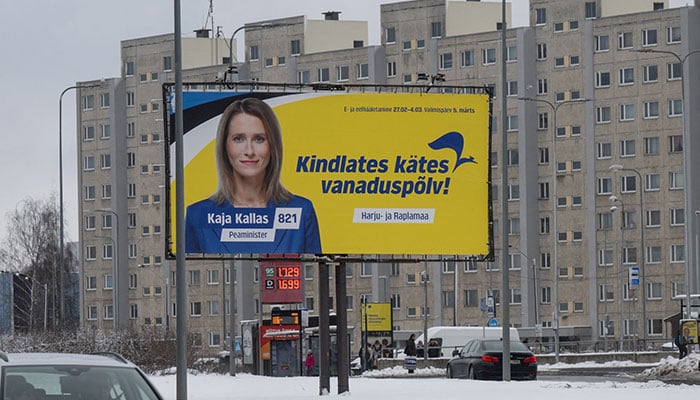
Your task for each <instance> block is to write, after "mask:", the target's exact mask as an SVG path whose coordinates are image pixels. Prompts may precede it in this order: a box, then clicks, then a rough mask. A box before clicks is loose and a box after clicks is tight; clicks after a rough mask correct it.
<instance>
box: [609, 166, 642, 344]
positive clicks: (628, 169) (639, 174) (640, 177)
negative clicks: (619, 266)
mask: <svg viewBox="0 0 700 400" xmlns="http://www.w3.org/2000/svg"><path fill="white" fill-rule="evenodd" d="M609 168H610V170H611V171H629V172H634V173H635V174H636V175H637V177H638V178H639V188H638V189H639V231H640V240H641V247H642V249H641V250H642V263H641V273H640V276H639V280H640V282H639V286H641V288H642V293H641V294H642V339H643V340H642V343H643V344H644V347H645V348H646V345H647V295H646V281H645V280H644V276H645V265H646V262H645V260H646V258H647V257H646V249H645V248H644V195H643V193H644V187H643V185H644V181H643V180H642V174H641V172H639V171H638V170H636V169H634V168H625V167H623V166H622V165H620V164H613V165H611V166H610V167H609Z"/></svg>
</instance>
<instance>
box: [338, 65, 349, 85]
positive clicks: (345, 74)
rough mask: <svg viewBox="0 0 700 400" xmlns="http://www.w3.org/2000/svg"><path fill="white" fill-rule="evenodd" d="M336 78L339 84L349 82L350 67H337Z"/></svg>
mask: <svg viewBox="0 0 700 400" xmlns="http://www.w3.org/2000/svg"><path fill="white" fill-rule="evenodd" d="M335 76H336V80H337V81H338V82H342V81H347V80H348V79H350V67H348V66H347V65H339V66H337V67H335Z"/></svg>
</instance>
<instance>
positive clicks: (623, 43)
mask: <svg viewBox="0 0 700 400" xmlns="http://www.w3.org/2000/svg"><path fill="white" fill-rule="evenodd" d="M633 46H634V43H633V42H632V32H621V33H618V34H617V48H618V49H631V48H632V47H633Z"/></svg>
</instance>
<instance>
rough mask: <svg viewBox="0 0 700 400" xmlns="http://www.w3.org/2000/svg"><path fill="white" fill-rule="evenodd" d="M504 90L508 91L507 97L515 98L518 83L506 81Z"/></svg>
mask: <svg viewBox="0 0 700 400" xmlns="http://www.w3.org/2000/svg"><path fill="white" fill-rule="evenodd" d="M506 89H507V90H508V96H517V95H518V81H508V83H507V87H506Z"/></svg>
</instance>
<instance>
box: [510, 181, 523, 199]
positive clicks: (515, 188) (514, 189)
mask: <svg viewBox="0 0 700 400" xmlns="http://www.w3.org/2000/svg"><path fill="white" fill-rule="evenodd" d="M508 200H520V185H518V184H513V185H508Z"/></svg>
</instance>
